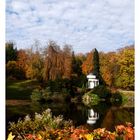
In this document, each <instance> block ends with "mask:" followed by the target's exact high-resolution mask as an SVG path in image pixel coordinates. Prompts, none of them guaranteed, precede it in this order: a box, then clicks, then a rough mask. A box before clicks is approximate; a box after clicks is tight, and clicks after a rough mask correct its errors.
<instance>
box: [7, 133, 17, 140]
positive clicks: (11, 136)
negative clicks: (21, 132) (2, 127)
mask: <svg viewBox="0 0 140 140" xmlns="http://www.w3.org/2000/svg"><path fill="white" fill-rule="evenodd" d="M14 137H15V135H12V132H10V133H9V135H8V138H7V140H13V139H14Z"/></svg>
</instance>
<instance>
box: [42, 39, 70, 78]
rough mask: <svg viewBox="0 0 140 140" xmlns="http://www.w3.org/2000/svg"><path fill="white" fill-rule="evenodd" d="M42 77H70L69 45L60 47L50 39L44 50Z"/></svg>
mask: <svg viewBox="0 0 140 140" xmlns="http://www.w3.org/2000/svg"><path fill="white" fill-rule="evenodd" d="M44 58H45V60H44V79H45V80H55V79H57V78H68V79H69V78H70V77H71V73H72V51H71V46H70V45H64V47H63V49H61V48H60V46H58V45H57V44H56V43H55V42H54V41H50V42H49V44H48V46H47V48H45V51H44Z"/></svg>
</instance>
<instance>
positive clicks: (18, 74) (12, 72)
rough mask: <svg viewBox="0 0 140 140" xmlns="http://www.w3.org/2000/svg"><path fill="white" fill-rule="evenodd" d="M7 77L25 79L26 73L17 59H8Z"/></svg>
mask: <svg viewBox="0 0 140 140" xmlns="http://www.w3.org/2000/svg"><path fill="white" fill-rule="evenodd" d="M6 78H14V79H23V78H24V74H23V71H22V69H20V67H19V66H18V64H17V62H16V61H8V62H7V64H6Z"/></svg>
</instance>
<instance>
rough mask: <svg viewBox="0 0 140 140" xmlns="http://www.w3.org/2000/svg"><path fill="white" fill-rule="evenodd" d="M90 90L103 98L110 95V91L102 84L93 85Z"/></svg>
mask: <svg viewBox="0 0 140 140" xmlns="http://www.w3.org/2000/svg"><path fill="white" fill-rule="evenodd" d="M91 92H92V93H93V94H96V95H98V96H99V97H100V98H103V99H108V98H110V97H111V91H110V90H109V89H108V88H107V87H106V86H103V85H99V86H97V87H94V89H93V90H92V91H91Z"/></svg>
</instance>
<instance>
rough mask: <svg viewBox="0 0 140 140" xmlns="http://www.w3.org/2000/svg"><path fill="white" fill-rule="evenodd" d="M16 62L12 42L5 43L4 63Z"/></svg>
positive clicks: (14, 48)
mask: <svg viewBox="0 0 140 140" xmlns="http://www.w3.org/2000/svg"><path fill="white" fill-rule="evenodd" d="M16 60H17V48H16V47H14V43H13V42H7V43H6V63H7V62H8V61H16Z"/></svg>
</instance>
